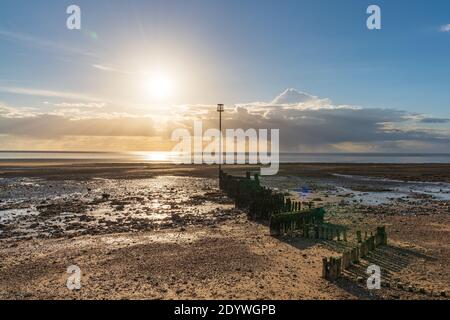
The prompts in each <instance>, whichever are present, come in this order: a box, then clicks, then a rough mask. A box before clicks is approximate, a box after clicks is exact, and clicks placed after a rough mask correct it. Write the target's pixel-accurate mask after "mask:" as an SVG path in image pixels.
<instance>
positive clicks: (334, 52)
mask: <svg viewBox="0 0 450 320" xmlns="http://www.w3.org/2000/svg"><path fill="white" fill-rule="evenodd" d="M71 4H77V5H79V6H80V7H81V11H82V30H80V31H77V30H68V29H67V28H66V27H65V25H66V19H67V16H68V15H67V14H66V13H65V11H66V8H67V6H68V5H71ZM370 4H377V5H379V6H380V7H381V10H382V29H381V30H377V31H369V30H368V29H367V28H366V19H367V17H368V15H367V14H366V8H367V7H368V5H370ZM448 24H450V2H449V1H445V0H435V1H431V2H430V1H406V0H405V1H403V0H396V1H363V0H347V1H332V0H327V1H325V0H319V1H318V0H311V1H309V0H308V1H299V0H292V1H288V0H283V1H275V0H274V1H266V0H262V1H260V0H258V1H257V0H244V1H242V0H240V1H237V0H227V1H213V0H209V1H206V0H198V1H194V0H184V1H172V0H170V1H167V0H165V1H137V0H135V1H132V0H130V1H113V0H110V1H106V0H97V1H80V0H78V1H56V0H54V1H51V0H47V1H28V0H15V1H12V0H11V1H10V0H4V1H2V2H1V4H0V56H1V59H0V102H2V103H3V104H6V105H7V106H9V107H11V108H23V107H29V108H34V109H37V110H40V111H51V110H52V109H51V107H50V106H52V104H58V103H59V104H61V103H65V102H66V100H70V101H71V102H74V100H77V98H78V97H80V98H83V99H84V100H89V99H88V98H89V97H95V99H93V100H102V99H101V98H104V99H105V100H107V101H106V103H107V104H108V105H109V107H110V109H108V110H104V111H105V112H124V111H127V112H130V110H131V109H132V108H134V107H135V106H137V107H136V110H135V111H134V112H135V113H139V114H143V113H145V112H144V111H142V105H145V104H149V105H151V104H152V103H155V102H154V101H142V100H140V99H139V98H138V97H137V95H138V94H136V92H137V91H134V89H136V88H137V87H138V86H139V85H136V86H135V88H132V86H130V87H127V86H128V85H129V83H130V82H133V81H134V80H136V83H138V82H139V81H140V80H138V79H137V78H139V76H135V77H134V78H136V79H132V78H133V75H137V74H139V72H141V70H140V68H141V69H145V68H150V69H151V68H155V67H156V68H162V69H163V70H164V72H167V73H168V74H170V75H171V76H172V77H173V78H174V79H175V81H176V82H177V89H176V90H175V91H176V92H175V93H174V94H173V96H172V97H171V99H168V100H167V101H165V102H164V103H166V104H167V105H169V104H170V105H172V104H173V105H180V104H214V103H217V102H225V103H226V104H237V103H249V102H254V101H266V102H269V101H272V100H273V99H274V97H275V96H277V95H278V94H280V93H281V92H283V91H284V90H285V89H286V88H296V89H298V90H300V91H304V92H308V93H310V94H312V95H314V96H318V97H326V98H329V99H331V100H332V101H333V104H334V105H352V106H361V107H366V108H389V109H396V110H403V111H406V112H410V113H420V114H426V115H429V116H432V117H441V118H450V112H449V107H450V105H449V102H450V90H448V88H450V60H449V56H450V32H443V31H442V30H441V28H442V27H443V26H445V25H448ZM95 66H97V67H95ZM99 67H100V68H99ZM1 88H3V89H5V88H6V90H1ZM8 88H14V89H15V90H8ZM17 88H20V89H21V90H17ZM29 89H33V90H44V91H45V92H44V93H43V92H40V93H39V94H35V93H36V92H29ZM121 89H122V90H121ZM27 90H28V91H27ZM136 90H138V89H136ZM18 91H19V92H18ZM61 92H65V93H71V95H68V94H62V95H61V96H58V94H57V93H61ZM50 93H51V94H50ZM53 93H55V94H53ZM100 97H101V98H100ZM85 98H87V99H85ZM112 101H114V102H112ZM128 102H129V105H127V103H128ZM156 104H162V102H160V101H158V102H157V103H156ZM119 105H120V106H119ZM131 106H133V107H131ZM144 109H145V108H144ZM139 110H140V111H139ZM149 110H151V108H149ZM147 111H148V110H147ZM155 112H156V111H155ZM443 127H445V128H448V123H446V124H445V125H442V124H441V126H440V128H441V129H442V128H443Z"/></svg>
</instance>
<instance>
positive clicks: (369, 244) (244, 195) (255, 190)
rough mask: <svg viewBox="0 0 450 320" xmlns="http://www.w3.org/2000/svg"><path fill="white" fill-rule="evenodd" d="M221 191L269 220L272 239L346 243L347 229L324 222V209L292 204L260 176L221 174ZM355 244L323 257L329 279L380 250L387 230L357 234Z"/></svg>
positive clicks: (252, 213)
mask: <svg viewBox="0 0 450 320" xmlns="http://www.w3.org/2000/svg"><path fill="white" fill-rule="evenodd" d="M219 184H220V189H221V190H222V191H224V192H225V193H226V194H227V195H228V196H229V197H230V198H231V199H233V200H234V202H235V206H236V208H239V209H244V210H247V212H248V216H249V218H251V219H253V220H265V221H269V228H270V234H271V235H272V236H290V237H304V238H311V239H318V240H328V241H344V242H347V241H348V239H347V232H348V228H347V227H346V226H341V225H335V224H330V223H325V222H324V216H325V210H324V209H323V208H312V204H311V203H308V204H307V205H304V204H303V203H302V202H299V201H293V200H292V199H290V198H289V197H286V196H285V194H283V193H281V192H278V191H274V190H272V189H270V188H267V187H264V186H261V184H260V180H259V176H258V175H257V174H255V175H254V176H253V177H252V176H251V174H250V172H247V173H246V176H245V177H235V176H232V175H229V174H227V173H225V172H223V171H221V172H220V179H219ZM355 239H356V243H355V244H354V245H353V246H351V249H349V250H346V251H345V252H344V253H342V255H341V256H338V257H330V258H323V270H322V275H323V277H324V278H326V279H328V280H336V279H337V278H339V277H340V276H341V275H342V271H343V270H346V269H348V268H349V267H350V266H351V265H352V264H357V263H359V261H360V259H361V258H364V257H366V256H367V255H369V254H370V253H371V252H372V251H374V250H376V248H377V247H379V246H382V245H386V244H387V234H386V230H385V227H378V228H377V230H376V234H375V235H373V234H370V236H368V234H367V232H366V233H365V236H364V240H363V239H362V236H361V231H357V232H356V237H355Z"/></svg>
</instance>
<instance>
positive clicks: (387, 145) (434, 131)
mask: <svg viewBox="0 0 450 320" xmlns="http://www.w3.org/2000/svg"><path fill="white" fill-rule="evenodd" d="M288 95H289V102H291V103H289V104H283V105H280V106H277V105H273V104H264V103H261V102H259V103H251V104H241V105H238V106H237V107H234V108H228V109H227V112H226V113H225V114H224V115H223V125H224V128H231V129H237V128H242V129H249V128H254V129H279V130H280V149H281V151H290V152H302V151H306V152H307V151H355V150H356V151H364V150H371V151H387V150H389V151H408V152H423V151H425V150H426V151H436V152H440V151H442V150H443V148H445V149H447V150H450V128H442V126H440V128H437V127H433V124H443V123H449V122H450V121H449V119H442V118H431V117H429V118H420V115H412V114H410V113H408V112H405V111H400V110H393V109H382V108H356V107H351V106H336V105H333V104H332V102H331V100H329V99H321V98H317V97H314V96H311V95H308V99H306V100H307V101H306V102H305V96H306V95H307V94H304V93H300V94H297V93H296V92H292V90H291V91H289V92H288ZM295 97H297V98H298V99H299V100H301V101H296V98H295ZM172 112H173V115H174V116H173V118H172V119H170V120H168V121H166V122H165V123H164V124H162V123H161V122H160V121H158V120H157V118H149V117H141V118H139V117H134V116H129V115H116V116H115V117H114V118H111V119H109V118H107V117H105V115H101V116H100V115H99V116H98V117H97V118H95V119H93V118H86V119H78V120H74V119H71V118H70V116H69V115H68V114H62V115H51V114H37V113H33V114H20V112H18V111H17V110H14V109H12V108H5V107H3V111H2V110H0V135H1V134H4V135H16V136H31V137H33V138H43V139H44V138H45V139H48V138H53V139H55V138H57V137H63V136H81V137H89V136H92V137H98V136H111V137H121V136H123V137H161V138H162V139H163V140H165V141H169V140H170V135H171V133H172V131H173V130H175V129H177V128H188V129H192V126H193V121H194V120H196V119H197V120H202V121H203V129H204V130H206V129H209V128H217V127H218V117H217V112H216V110H215V106H207V105H195V106H184V107H183V108H181V109H176V110H173V111H172ZM420 124H427V125H426V126H424V125H423V126H422V127H421V126H420ZM0 147H1V145H0Z"/></svg>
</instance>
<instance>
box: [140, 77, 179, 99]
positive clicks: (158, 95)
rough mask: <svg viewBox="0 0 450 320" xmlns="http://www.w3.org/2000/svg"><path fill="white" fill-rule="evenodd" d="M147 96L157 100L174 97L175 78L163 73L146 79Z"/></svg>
mask: <svg viewBox="0 0 450 320" xmlns="http://www.w3.org/2000/svg"><path fill="white" fill-rule="evenodd" d="M143 88H144V91H145V94H146V95H147V96H148V97H150V98H152V99H156V100H165V99H168V98H170V97H172V96H173V94H174V90H175V84H174V81H173V78H172V77H170V76H169V75H168V74H166V73H163V72H157V73H153V74H151V75H149V76H147V77H146V78H145V79H144V83H143Z"/></svg>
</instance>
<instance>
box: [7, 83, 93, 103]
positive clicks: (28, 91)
mask: <svg viewBox="0 0 450 320" xmlns="http://www.w3.org/2000/svg"><path fill="white" fill-rule="evenodd" d="M0 91H2V92H7V93H14V94H20V95H29V96H38V97H56V98H66V99H74V100H83V101H100V100H101V99H98V98H96V97H93V96H90V95H85V94H81V93H73V92H65V91H56V90H46V89H35V88H23V87H5V86H0Z"/></svg>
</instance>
